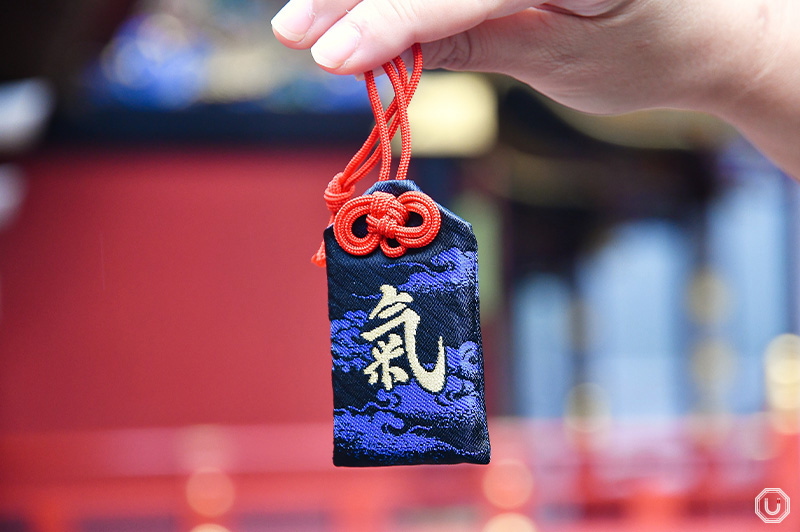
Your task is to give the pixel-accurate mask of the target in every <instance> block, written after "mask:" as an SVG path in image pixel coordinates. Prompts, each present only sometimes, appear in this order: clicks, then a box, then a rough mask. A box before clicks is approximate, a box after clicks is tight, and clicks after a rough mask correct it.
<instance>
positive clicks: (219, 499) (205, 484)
mask: <svg viewBox="0 0 800 532" xmlns="http://www.w3.org/2000/svg"><path fill="white" fill-rule="evenodd" d="M235 496H236V491H235V489H234V486H233V481H232V480H231V478H230V477H229V476H228V475H226V474H225V473H223V472H222V471H220V470H218V469H210V468H209V469H201V470H199V471H196V472H195V473H193V474H192V475H191V476H190V477H189V480H188V482H187V483H186V500H187V501H188V503H189V506H191V508H192V509H193V510H194V511H195V512H197V513H198V514H200V515H202V516H204V517H218V516H220V515H223V514H224V513H225V512H227V511H228V510H230V508H231V506H233V501H234V498H235Z"/></svg>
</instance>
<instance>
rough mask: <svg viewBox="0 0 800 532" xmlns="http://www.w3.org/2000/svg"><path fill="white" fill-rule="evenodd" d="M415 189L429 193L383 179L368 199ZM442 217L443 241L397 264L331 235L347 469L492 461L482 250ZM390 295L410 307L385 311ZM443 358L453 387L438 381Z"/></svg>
mask: <svg viewBox="0 0 800 532" xmlns="http://www.w3.org/2000/svg"><path fill="white" fill-rule="evenodd" d="M408 190H417V191H418V190H419V188H417V186H416V185H415V184H414V183H412V182H410V181H408V180H402V181H381V182H378V183H376V184H375V185H374V186H373V187H372V188H370V189H369V190H368V191H367V192H366V194H370V193H372V192H374V191H382V192H388V193H391V194H394V195H396V196H399V195H400V194H402V193H403V192H406V191H408ZM439 209H440V211H441V214H442V225H441V229H440V230H439V233H438V235H437V236H436V238H435V240H434V241H433V242H432V243H431V244H430V245H428V246H426V247H425V248H421V249H409V250H408V251H407V252H406V253H405V255H403V256H402V257H399V258H395V259H392V258H389V257H386V256H385V255H384V254H383V253H382V252H381V251H380V249H377V250H375V251H374V252H372V253H371V254H369V255H365V256H361V257H359V256H353V255H350V254H348V253H347V252H345V251H344V250H342V248H341V247H339V245H338V243H337V242H336V238H335V237H334V234H333V228H332V227H329V228H328V229H326V231H325V252H326V255H327V258H326V262H327V272H328V301H329V303H328V305H329V317H330V320H331V354H332V356H333V407H334V451H333V462H334V464H335V465H337V466H381V465H409V464H451V463H459V462H469V463H477V464H486V463H488V462H489V452H490V449H489V434H488V430H487V426H486V407H485V405H484V384H483V382H484V381H483V350H482V346H481V332H480V318H479V310H478V262H477V251H478V249H477V242H476V241H475V236H474V235H473V233H472V228H471V227H470V225H469V224H468V223H466V222H464V221H463V220H461V219H460V218H458V217H457V216H456V215H454V214H453V213H451V212H449V211H448V210H446V209H444V208H442V207H439ZM358 231H359V229H358V228H356V229H354V232H356V234H358ZM403 294H404V295H403ZM384 296H397V297H400V302H399V303H396V302H395V303H394V305H395V306H391V305H389V306H384V307H381V306H380V305H381V304H382V302H384V301H386V299H385V297H384ZM381 310H382V311H383V312H379V311H381ZM371 314H372V317H370V315H371ZM378 314H381V315H382V316H384V317H383V318H381V317H380V316H379V315H378ZM414 316H418V325H417V326H416V328H415V333H416V334H415V336H414V337H413V338H412V337H411V336H410V333H408V334H407V333H406V331H407V330H408V331H412V330H414V327H410V325H413V323H414V322H416V320H417V318H415V317H414ZM393 320H394V323H395V326H392V323H391V322H393ZM387 327H391V328H390V329H387ZM365 335H366V336H367V338H365ZM414 342H415V346H414ZM389 348H394V350H393V351H391V353H392V355H391V358H390V359H389V358H386V357H384V358H382V359H381V353H384V354H385V353H389ZM412 351H415V352H416V357H413V356H412V355H413V354H414V353H412ZM440 353H441V355H440ZM387 356H388V355H387ZM440 357H441V360H443V361H444V381H443V382H441V380H439V381H438V382H437V380H436V378H435V377H430V375H434V374H435V373H436V363H437V361H438V360H440ZM412 358H416V360H418V362H419V364H417V365H416V370H415V366H414V365H413V363H412V361H411V360H412ZM380 360H383V364H382V365H381V363H380ZM440 367H441V366H440ZM389 368H392V369H391V370H390V369H389ZM395 368H396V369H395ZM426 374H427V375H429V376H428V377H427V378H425V375H426ZM370 380H372V382H370ZM426 383H427V384H426Z"/></svg>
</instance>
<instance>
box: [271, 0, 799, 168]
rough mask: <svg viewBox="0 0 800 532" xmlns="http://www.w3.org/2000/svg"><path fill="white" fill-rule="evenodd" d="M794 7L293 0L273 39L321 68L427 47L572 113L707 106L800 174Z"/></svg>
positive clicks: (721, 0) (441, 63)
mask: <svg viewBox="0 0 800 532" xmlns="http://www.w3.org/2000/svg"><path fill="white" fill-rule="evenodd" d="M798 27H800V3H798V2H797V1H796V0H702V1H697V0H553V1H550V2H547V3H545V0H290V1H289V3H288V4H287V5H286V6H285V7H284V8H283V9H282V10H281V12H280V13H279V14H278V15H276V17H275V18H274V19H273V29H274V31H275V34H276V36H277V37H278V39H279V40H280V41H281V42H282V43H284V44H285V45H287V46H289V47H292V48H296V49H307V48H311V52H312V55H313V56H314V58H315V60H316V61H317V63H318V64H319V65H320V66H321V67H323V68H324V69H325V70H328V71H329V72H333V73H337V74H357V73H361V72H364V71H366V70H370V69H374V68H376V67H378V66H379V65H380V64H382V63H384V62H386V61H388V60H390V59H391V58H393V57H395V56H397V55H399V54H400V53H401V52H403V51H404V50H406V49H407V48H408V47H409V46H410V45H411V44H412V43H414V42H421V43H423V53H424V56H425V63H426V66H427V67H429V68H447V69H451V70H473V71H484V72H499V73H503V74H508V75H511V76H513V77H515V78H517V79H519V80H521V81H523V82H525V83H528V84H529V85H531V86H532V87H534V88H535V89H537V90H538V91H540V92H542V93H544V94H546V95H547V96H549V97H551V98H553V99H554V100H556V101H559V102H561V103H563V104H565V105H568V106H570V107H573V108H575V109H578V110H582V111H586V112H592V113H604V114H609V113H622V112H627V111H633V110H637V109H644V108H653V107H672V108H680V109H693V110H701V111H706V112H710V113H713V114H716V115H718V116H721V117H723V118H724V119H726V120H728V121H730V122H732V123H734V124H735V125H737V126H739V127H740V128H741V129H742V131H743V132H744V133H745V134H747V135H748V136H749V137H750V138H751V139H752V140H754V142H756V144H758V145H759V146H760V147H761V148H762V149H764V151H765V152H766V153H767V154H768V155H771V156H772V157H773V158H775V159H776V161H777V162H778V163H779V164H782V165H783V166H784V167H785V168H787V169H788V170H789V171H790V172H795V173H796V174H800V150H797V149H796V146H798V145H800V91H798V90H797V87H800V80H798V79H797V78H798V77H800V69H798V68H797V65H798V64H800V40H798V39H797V38H796V37H795V35H796V29H797V28H798Z"/></svg>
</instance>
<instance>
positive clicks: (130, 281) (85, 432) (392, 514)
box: [0, 0, 800, 532]
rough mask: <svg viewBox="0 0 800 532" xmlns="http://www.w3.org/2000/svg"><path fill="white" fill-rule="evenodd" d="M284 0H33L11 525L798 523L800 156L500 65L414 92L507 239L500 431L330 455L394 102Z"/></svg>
mask: <svg viewBox="0 0 800 532" xmlns="http://www.w3.org/2000/svg"><path fill="white" fill-rule="evenodd" d="M281 5H282V1H280V0H147V1H134V0H114V1H111V0H106V1H102V2H101V1H99V0H81V1H76V0H73V1H70V2H67V1H56V0H31V1H29V2H18V3H16V4H15V5H14V6H13V7H12V6H5V8H4V10H3V11H4V13H3V16H2V17H0V50H2V51H1V52H0V53H2V56H0V531H3V532H11V531H13V532H22V531H30V532H66V531H69V532H134V531H135V532H172V531H191V532H256V531H281V532H283V531H301V532H304V531H313V532H317V531H320V532H322V531H325V532H327V531H331V532H340V531H346V532H350V531H354V532H361V531H364V532H367V531H369V532H373V531H379V532H382V531H387V532H400V531H402V532H411V531H415V532H422V531H443V532H455V531H458V532H467V531H478V532H546V531H574V532H590V531H601V530H602V531H605V530H614V531H637V532H638V531H660V530H681V531H694V530H697V531H699V530H703V531H704V532H709V531H711V532H713V531H723V530H724V531H725V532H737V531H751V530H754V531H755V530H762V529H763V527H767V526H769V527H774V529H775V530H798V526H799V524H800V517H798V514H800V511H798V510H796V511H795V514H790V515H788V517H786V519H785V520H784V521H783V523H781V524H771V525H766V524H764V523H763V522H762V521H761V520H760V519H759V518H758V517H757V516H756V513H755V512H754V499H755V498H756V497H757V496H758V495H759V494H760V493H761V492H762V490H764V489H765V488H780V489H782V490H783V491H784V492H785V493H786V494H787V495H788V496H789V497H795V500H796V501H797V502H796V503H795V504H800V452H798V450H799V448H798V445H799V444H800V440H798V431H799V430H800V429H799V425H798V411H799V410H800V337H798V336H797V335H796V333H797V332H798V326H799V325H800V313H799V311H800V306H799V305H798V301H799V298H800V283H798V281H799V280H800V276H799V274H798V272H800V270H799V269H798V258H799V257H800V253H799V252H798V245H800V219H799V218H798V213H800V187H798V185H797V183H796V182H794V181H792V180H791V179H789V178H788V177H786V176H785V175H783V174H781V172H779V171H778V170H776V169H775V168H774V167H773V166H771V165H770V163H768V162H767V161H766V160H765V159H763V158H762V157H761V156H760V155H759V154H758V153H757V152H755V151H754V150H753V149H752V148H751V147H750V146H749V145H748V144H747V143H746V142H745V141H743V140H742V139H741V138H739V137H738V136H737V134H736V133H735V132H734V131H732V130H731V129H729V128H728V127H726V126H725V125H723V124H721V123H719V122H717V121H715V120H713V119H711V118H710V117H707V116H703V115H697V114H687V113H678V112H670V111H654V112H646V113H636V114H632V115H626V116H622V117H614V118H598V117H590V116H585V115H581V114H578V113H574V112H571V111H569V110H566V109H564V108H561V107H559V106H557V105H555V104H553V103H552V102H549V101H547V100H546V99H544V98H542V97H540V96H539V95H537V94H536V93H535V92H533V91H532V90H530V89H529V88H526V87H524V86H522V85H520V84H517V83H515V82H513V81H512V80H509V79H506V78H501V77H493V76H480V75H474V74H454V73H445V72H429V73H426V74H425V75H424V76H423V80H422V84H421V86H420V89H419V93H418V95H417V96H416V97H415V99H414V102H413V104H412V106H411V111H410V112H411V123H412V131H413V138H414V154H415V158H414V160H413V162H412V166H411V177H412V178H413V179H414V180H415V181H417V182H418V183H419V184H420V186H421V187H422V188H423V189H424V190H426V191H427V192H428V193H429V194H430V195H431V196H433V197H434V198H435V199H437V200H438V201H439V202H440V203H442V204H443V205H445V206H447V207H448V208H451V209H452V210H454V211H456V212H457V213H458V214H460V215H461V216H462V217H464V218H466V219H467V220H468V221H470V222H471V223H472V224H473V226H474V229H475V232H476V234H477V236H478V240H479V245H480V249H481V255H480V286H481V312H482V326H483V333H484V341H485V345H484V352H485V364H486V379H487V383H486V390H487V407H488V410H489V414H490V435H491V440H492V446H493V456H492V463H491V464H490V465H488V466H466V465H465V466H436V467H396V468H381V469H336V468H334V467H333V466H332V465H331V453H332V415H331V412H332V399H331V397H332V392H331V387H330V353H329V336H328V334H329V331H328V326H329V325H328V321H327V306H326V297H327V294H326V280H325V272H324V271H323V270H320V269H318V268H316V267H315V266H313V265H312V264H311V263H310V257H311V255H312V254H313V253H314V251H316V249H317V246H318V245H319V242H320V239H321V234H322V230H323V229H324V227H325V224H326V222H327V218H328V211H327V209H326V208H325V205H324V202H323V200H322V192H323V190H324V188H325V185H326V184H327V183H328V181H329V180H330V178H331V177H332V176H333V175H334V174H335V173H336V172H338V171H340V170H341V169H342V168H343V167H344V165H345V164H346V163H347V161H348V160H349V158H350V156H351V155H352V154H353V153H354V152H355V150H356V149H357V148H358V147H359V146H360V145H361V142H362V141H363V140H364V138H365V137H366V135H367V134H368V132H369V128H370V127H371V123H372V117H371V112H370V109H369V103H368V101H367V98H366V91H365V90H364V86H363V84H362V83H360V82H357V81H355V80H354V79H352V78H344V77H337V76H333V75H329V74H326V73H324V72H322V71H321V70H320V69H318V68H317V67H315V66H314V64H313V61H312V60H311V58H310V55H309V54H308V53H306V52H297V51H292V50H288V49H284V48H283V47H282V46H280V45H279V44H278V42H277V41H276V40H275V39H274V37H273V35H272V32H271V29H270V25H269V20H270V19H271V18H272V16H273V15H274V14H275V13H276V12H277V11H278V9H279V8H280V7H281ZM383 83H385V81H384V82H383ZM384 89H386V87H385V86H384ZM383 92H384V94H385V95H388V94H389V92H391V91H388V90H384V91H383ZM372 179H374V177H373V178H372ZM366 185H367V183H365V184H364V188H365V187H366ZM361 190H363V188H362V189H361ZM787 504H788V503H787ZM768 507H769V506H768ZM771 507H772V508H774V507H775V505H774V501H773V503H772V506H771Z"/></svg>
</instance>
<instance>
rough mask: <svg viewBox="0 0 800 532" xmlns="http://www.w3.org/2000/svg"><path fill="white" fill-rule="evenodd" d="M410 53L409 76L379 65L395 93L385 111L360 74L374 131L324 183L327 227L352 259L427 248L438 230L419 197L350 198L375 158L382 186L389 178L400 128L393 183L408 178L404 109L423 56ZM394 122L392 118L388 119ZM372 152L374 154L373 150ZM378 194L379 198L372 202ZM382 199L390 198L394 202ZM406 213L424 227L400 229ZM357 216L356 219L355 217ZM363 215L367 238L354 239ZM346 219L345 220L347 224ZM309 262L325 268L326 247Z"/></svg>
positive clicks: (396, 64) (429, 206) (397, 67)
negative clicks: (328, 213) (419, 219)
mask: <svg viewBox="0 0 800 532" xmlns="http://www.w3.org/2000/svg"><path fill="white" fill-rule="evenodd" d="M411 50H412V52H413V54H414V67H413V69H412V71H411V75H410V76H409V75H408V73H407V70H406V65H405V62H403V60H402V59H401V58H400V57H396V58H395V59H394V60H393V61H391V62H388V63H385V64H384V65H383V70H384V71H385V72H386V74H387V76H388V77H389V81H390V82H391V83H392V88H393V89H394V93H395V97H394V99H393V100H392V102H391V104H390V105H389V107H388V108H387V109H386V110H385V111H384V109H383V106H382V105H381V101H380V95H379V94H378V88H377V86H376V85H375V77H374V75H373V73H372V72H371V71H370V72H365V73H364V79H365V81H366V85H367V93H368V95H369V100H370V105H371V107H372V112H373V114H374V115H375V127H374V128H373V129H372V132H371V133H370V135H369V137H368V138H367V140H366V141H365V142H364V144H363V145H362V146H361V148H360V149H359V150H358V151H357V152H356V154H355V155H354V156H353V158H352V159H351V160H350V162H349V163H348V164H347V166H346V167H345V169H344V170H343V171H342V172H339V173H338V174H336V175H335V176H334V177H333V179H332V180H331V181H330V183H328V186H327V187H326V189H325V193H324V194H323V197H324V199H325V203H326V204H327V206H328V209H329V210H330V211H331V218H330V221H329V222H328V223H329V224H333V225H334V234H335V235H336V239H337V241H338V242H339V244H340V245H341V246H342V248H343V249H345V250H346V251H347V252H348V253H351V254H353V255H365V254H367V253H371V252H372V251H374V250H375V249H376V248H377V247H378V245H380V247H381V249H382V250H383V252H384V253H385V254H386V255H387V256H389V257H399V256H401V255H403V254H404V253H405V251H406V249H407V248H409V247H422V246H426V245H428V244H429V243H430V242H431V241H432V240H433V238H434V237H435V236H436V234H437V233H438V232H439V227H440V226H441V215H440V213H439V209H438V207H437V206H436V204H435V203H434V202H433V200H431V199H430V198H429V197H428V196H426V195H425V194H422V193H420V192H413V193H412V192H406V193H404V194H402V195H401V196H399V197H398V198H394V196H392V195H391V194H386V193H375V194H372V195H370V196H366V197H362V198H356V199H354V200H350V199H349V198H350V197H352V195H353V193H354V192H355V184H356V182H358V181H359V180H360V179H361V178H363V177H364V176H365V175H367V174H368V173H369V172H370V171H371V170H372V169H373V168H374V167H375V165H376V164H377V162H378V159H380V161H381V168H380V172H379V174H378V179H379V180H381V181H385V180H387V179H390V176H391V164H392V150H391V138H392V137H393V136H394V134H395V133H396V132H397V130H398V128H399V129H400V135H401V141H402V142H401V146H402V148H401V151H400V163H399V165H398V168H397V175H396V177H395V179H405V178H406V174H407V173H408V166H409V163H410V161H411V128H410V126H409V123H408V111H407V108H408V103H409V102H410V100H411V98H412V96H413V95H414V92H415V91H416V89H417V85H418V84H419V79H420V76H421V75H422V51H421V48H420V46H419V44H414V45H413V46H412V48H411ZM395 115H396V116H395ZM392 118H394V119H393V120H392ZM390 120H391V123H390ZM376 143H377V147H376ZM373 148H375V149H374V150H373ZM378 194H381V195H382V196H377V199H376V198H374V197H375V196H376V195H378ZM409 194H410V195H409ZM383 196H391V198H393V200H390V199H388V198H385V197H383ZM403 197H405V198H406V199H405V200H403V201H400V198H403ZM354 202H355V203H354ZM398 205H399V207H398ZM373 207H374V208H373ZM365 208H366V210H365ZM343 210H345V211H346V214H344V213H343V214H342V215H341V216H340V213H342V211H343ZM407 211H411V212H416V213H417V214H419V215H420V216H422V219H423V222H422V225H420V226H414V227H405V225H404V224H405V223H406V222H407V221H408V214H407ZM355 212H358V213H360V214H358V216H354V213H355ZM403 213H405V214H403ZM365 214H366V215H367V231H368V234H367V236H366V237H364V238H359V237H357V236H356V235H354V234H353V230H352V228H353V222H355V220H356V219H357V218H359V217H361V216H364V215H365ZM338 218H341V220H342V221H341V222H340V221H338ZM345 220H349V223H347V222H346V221H345ZM337 227H338V230H337ZM387 240H393V241H396V242H397V243H398V245H397V246H392V245H390V244H389V242H387ZM311 261H312V262H313V263H315V264H317V265H318V266H325V244H324V242H323V243H322V245H320V248H319V250H318V251H317V253H316V254H315V255H314V256H313V257H312V258H311Z"/></svg>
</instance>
